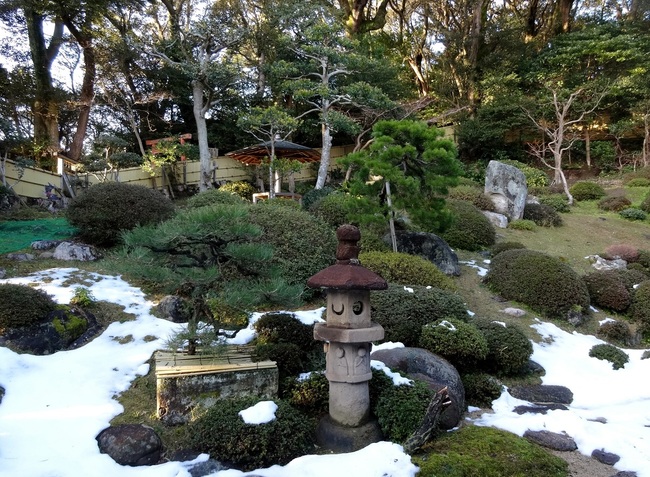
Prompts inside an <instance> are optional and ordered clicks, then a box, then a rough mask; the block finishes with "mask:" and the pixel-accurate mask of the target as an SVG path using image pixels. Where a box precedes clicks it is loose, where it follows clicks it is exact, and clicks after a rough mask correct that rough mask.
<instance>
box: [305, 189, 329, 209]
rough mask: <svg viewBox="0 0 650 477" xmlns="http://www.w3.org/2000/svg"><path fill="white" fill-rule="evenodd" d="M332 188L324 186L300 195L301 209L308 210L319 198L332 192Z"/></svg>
mask: <svg viewBox="0 0 650 477" xmlns="http://www.w3.org/2000/svg"><path fill="white" fill-rule="evenodd" d="M334 190H335V189H334V188H332V187H329V186H325V187H322V188H321V189H311V190H309V191H307V192H306V193H305V194H303V196H302V207H303V209H306V210H310V209H311V206H312V205H313V204H315V203H316V202H318V201H319V200H321V199H322V198H323V197H326V196H328V195H330V194H331V193H332V192H334Z"/></svg>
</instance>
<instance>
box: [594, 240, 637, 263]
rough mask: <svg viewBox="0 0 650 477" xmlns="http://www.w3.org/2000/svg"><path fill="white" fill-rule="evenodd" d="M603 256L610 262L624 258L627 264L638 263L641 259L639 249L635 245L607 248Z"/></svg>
mask: <svg viewBox="0 0 650 477" xmlns="http://www.w3.org/2000/svg"><path fill="white" fill-rule="evenodd" d="M603 256H604V257H605V258H607V259H608V260H612V259H614V258H622V259H623V260H625V261H626V262H636V261H637V260H638V259H639V249H638V248H636V247H635V246H633V245H628V244H625V243H617V244H614V245H610V246H609V247H607V248H606V249H605V253H604V254H603Z"/></svg>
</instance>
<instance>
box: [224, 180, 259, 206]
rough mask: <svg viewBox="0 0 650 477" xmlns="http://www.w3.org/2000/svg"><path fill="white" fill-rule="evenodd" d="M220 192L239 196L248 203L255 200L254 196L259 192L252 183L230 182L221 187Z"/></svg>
mask: <svg viewBox="0 0 650 477" xmlns="http://www.w3.org/2000/svg"><path fill="white" fill-rule="evenodd" d="M219 190H220V191H222V192H230V193H231V194H235V195H238V196H239V197H241V198H242V199H244V200H246V201H248V202H251V201H252V200H253V194H255V193H256V192H257V188H256V187H255V186H254V185H253V184H251V183H250V182H246V181H234V182H228V183H227V184H224V185H222V186H221V187H219Z"/></svg>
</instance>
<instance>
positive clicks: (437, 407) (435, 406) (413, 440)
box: [404, 386, 451, 454]
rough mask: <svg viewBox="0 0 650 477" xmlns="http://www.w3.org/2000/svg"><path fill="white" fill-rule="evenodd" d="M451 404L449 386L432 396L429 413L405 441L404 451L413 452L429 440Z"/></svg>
mask: <svg viewBox="0 0 650 477" xmlns="http://www.w3.org/2000/svg"><path fill="white" fill-rule="evenodd" d="M449 404H451V401H450V400H449V392H448V389H447V386H445V387H444V388H442V389H441V390H440V391H438V392H437V393H436V394H434V396H433V397H432V398H431V402H429V407H427V413H426V414H425V415H424V419H423V420H422V424H421V425H420V427H419V428H418V429H417V430H416V431H415V432H413V434H411V435H410V436H409V438H408V439H407V440H406V442H405V443H404V452H406V453H407V454H412V453H413V452H415V451H417V450H418V449H419V448H420V447H422V446H423V445H424V444H426V443H427V441H429V439H430V438H431V434H433V432H434V431H435V430H436V429H437V427H438V421H440V414H442V411H443V409H444V408H445V407H447V406H448V405H449Z"/></svg>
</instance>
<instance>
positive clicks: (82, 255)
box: [54, 242, 101, 262]
mask: <svg viewBox="0 0 650 477" xmlns="http://www.w3.org/2000/svg"><path fill="white" fill-rule="evenodd" d="M100 257H101V256H100V254H99V252H98V251H97V249H95V247H93V246H91V245H85V244H82V243H74V242H61V243H60V244H59V245H58V246H57V247H56V249H54V258H55V259H57V260H67V261H69V260H79V261H81V262H91V261H94V260H97V259H98V258H100Z"/></svg>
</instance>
